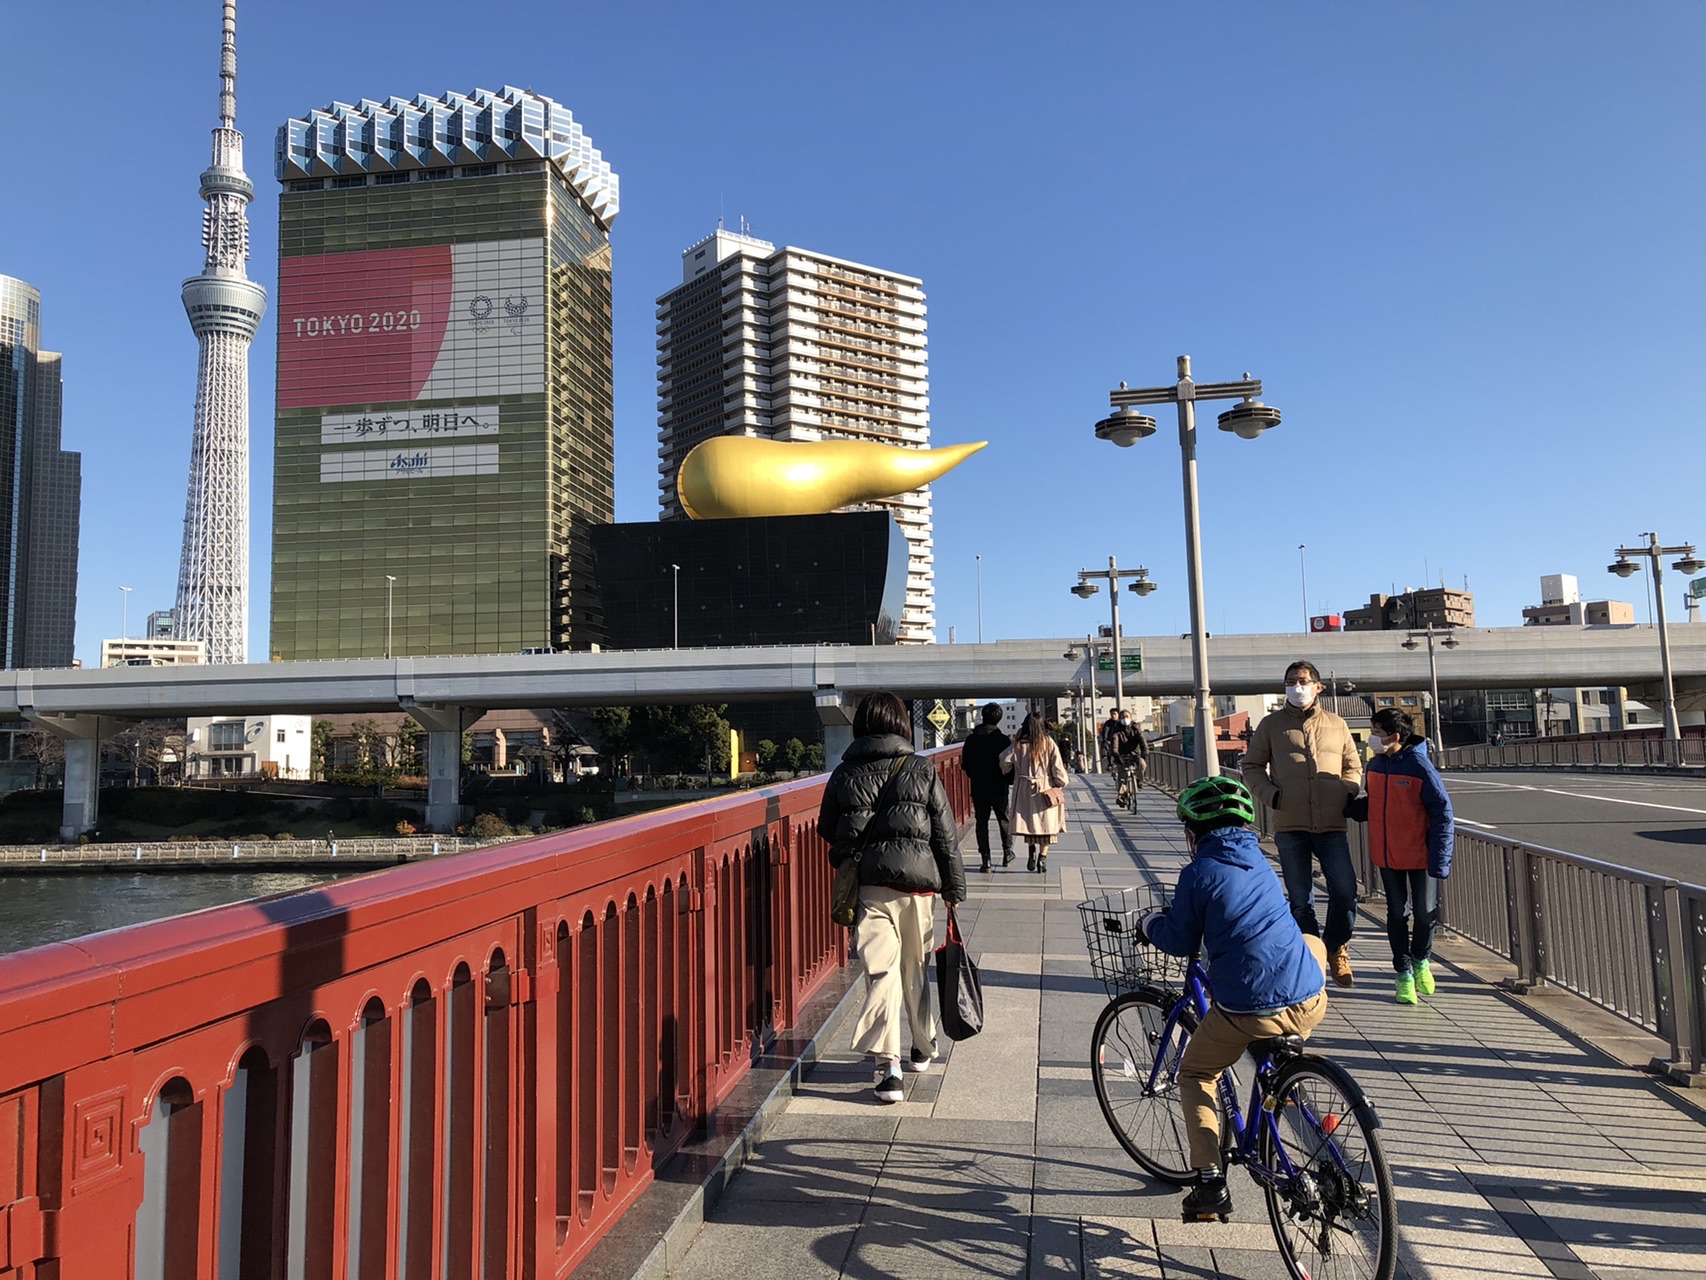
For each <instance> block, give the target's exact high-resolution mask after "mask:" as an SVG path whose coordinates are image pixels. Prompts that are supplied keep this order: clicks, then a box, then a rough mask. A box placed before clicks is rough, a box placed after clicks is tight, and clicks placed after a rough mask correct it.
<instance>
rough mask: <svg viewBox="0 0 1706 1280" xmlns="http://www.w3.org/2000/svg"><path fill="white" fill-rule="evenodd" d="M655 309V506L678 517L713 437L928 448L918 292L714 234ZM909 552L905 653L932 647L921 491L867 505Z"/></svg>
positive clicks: (690, 255)
mask: <svg viewBox="0 0 1706 1280" xmlns="http://www.w3.org/2000/svg"><path fill="white" fill-rule="evenodd" d="M682 267H683V271H682V275H683V282H682V284H681V285H680V286H679V287H677V288H675V289H672V290H670V291H669V292H668V293H666V294H664V295H663V296H662V297H661V298H659V299H658V311H657V318H658V326H657V331H658V501H659V506H660V508H661V510H662V514H663V518H664V519H665V520H679V519H684V518H686V513H685V512H684V511H683V510H682V507H681V502H680V499H679V497H678V495H677V493H676V487H675V484H676V476H677V474H678V473H679V472H680V470H681V462H682V459H683V458H685V457H686V456H687V455H688V453H689V452H691V451H692V449H693V447H694V446H695V445H697V444H700V443H701V442H703V441H705V440H709V439H711V438H712V437H714V436H720V435H749V436H758V437H763V438H766V439H772V440H790V441H800V440H870V441H876V442H878V443H880V444H889V445H905V446H912V447H917V448H924V447H926V446H928V445H929V443H930V413H929V407H930V398H929V388H930V384H929V378H930V372H929V357H928V353H927V351H926V338H925V319H924V315H925V306H924V290H923V286H922V281H920V280H918V279H916V278H915V277H912V276H904V275H899V274H897V273H895V272H892V271H887V270H884V269H882V268H879V267H870V266H864V265H862V264H860V263H856V262H847V261H844V260H843V259H840V258H832V257H829V256H828V255H826V254H821V253H813V252H809V251H807V250H805V249H796V248H791V247H784V248H781V249H778V248H776V246H775V245H773V244H771V243H770V242H768V241H766V240H758V239H754V238H753V237H752V236H749V235H745V234H736V233H735V232H732V231H724V230H721V229H718V230H717V231H716V232H714V233H713V234H711V235H710V236H707V237H706V238H705V239H704V240H701V241H700V242H699V243H698V244H695V245H693V246H692V247H691V248H689V249H687V250H686V251H685V252H684V253H683V254H682ZM871 505H874V506H878V507H884V508H887V509H888V510H890V511H892V512H893V513H894V517H895V520H896V521H897V523H899V525H900V528H901V532H902V533H903V534H904V535H905V536H906V540H907V544H908V546H909V548H910V563H909V566H908V573H907V584H906V602H905V607H904V609H903V611H902V615H901V620H900V632H899V637H898V638H899V641H900V643H902V644H928V643H930V642H932V641H934V640H935V638H936V630H935V628H936V602H935V549H934V547H935V544H934V540H933V537H932V531H931V499H930V488H929V486H928V485H926V486H924V487H923V488H920V489H915V490H913V491H911V492H910V493H905V494H901V495H899V496H897V497H894V498H885V499H882V500H881V501H880V502H877V503H874V504H871Z"/></svg>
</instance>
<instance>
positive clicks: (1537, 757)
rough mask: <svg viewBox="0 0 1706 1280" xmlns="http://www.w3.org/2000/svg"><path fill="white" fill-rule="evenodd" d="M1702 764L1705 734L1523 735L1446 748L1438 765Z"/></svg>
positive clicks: (1607, 766)
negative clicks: (1669, 737)
mask: <svg viewBox="0 0 1706 1280" xmlns="http://www.w3.org/2000/svg"><path fill="white" fill-rule="evenodd" d="M1690 766H1692V767H1696V768H1699V767H1706V738H1684V739H1682V741H1681V742H1674V743H1673V742H1666V741H1665V740H1664V739H1663V738H1594V739H1586V740H1581V739H1560V740H1558V741H1552V740H1550V739H1547V738H1525V739H1522V740H1521V741H1517V742H1506V743H1503V744H1501V745H1499V746H1496V747H1494V746H1488V745H1486V744H1482V745H1480V746H1473V747H1447V748H1446V749H1445V750H1444V751H1442V752H1441V753H1440V757H1439V767H1440V768H1442V769H1520V768H1524V767H1541V768H1546V767H1560V768H1578V769H1592V768H1598V769H1664V768H1671V769H1675V768H1684V767H1690Z"/></svg>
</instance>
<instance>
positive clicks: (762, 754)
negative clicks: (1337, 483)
mask: <svg viewBox="0 0 1706 1280" xmlns="http://www.w3.org/2000/svg"><path fill="white" fill-rule="evenodd" d="M778 750H780V748H778V747H777V745H776V744H775V743H774V742H772V741H770V739H769V738H764V739H761V740H760V741H759V744H758V768H759V770H760V771H761V772H763V773H775V772H776V753H777V751H778Z"/></svg>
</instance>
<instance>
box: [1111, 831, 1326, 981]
mask: <svg viewBox="0 0 1706 1280" xmlns="http://www.w3.org/2000/svg"><path fill="white" fill-rule="evenodd" d="M1145 932H1146V933H1147V934H1148V935H1149V940H1150V941H1151V942H1152V943H1154V944H1155V945H1156V946H1158V947H1160V948H1161V950H1163V951H1165V952H1167V954H1168V955H1175V956H1188V955H1190V954H1192V953H1193V952H1195V951H1197V950H1199V949H1200V950H1201V951H1202V953H1203V963H1204V965H1205V966H1206V967H1207V969H1208V981H1209V985H1210V986H1211V987H1213V988H1214V1002H1215V1003H1216V1004H1217V1005H1219V1006H1220V1007H1221V1008H1222V1009H1224V1010H1226V1012H1228V1013H1268V1012H1271V1011H1273V1010H1276V1009H1283V1008H1285V1007H1286V1006H1287V1005H1293V1004H1299V1003H1301V1002H1302V1001H1304V1000H1307V999H1309V998H1310V997H1311V996H1313V995H1316V994H1317V993H1319V992H1320V991H1321V989H1322V988H1323V986H1324V985H1325V978H1324V976H1323V975H1322V972H1321V962H1320V961H1319V960H1317V959H1316V958H1315V956H1314V954H1313V953H1312V952H1311V951H1310V950H1309V948H1308V946H1306V945H1305V944H1304V941H1303V934H1302V932H1301V931H1300V930H1299V929H1298V927H1297V922H1296V921H1295V920H1293V919H1292V916H1291V909H1290V908H1289V907H1288V906H1286V902H1285V891H1284V890H1283V889H1282V888H1281V887H1280V881H1279V877H1278V876H1277V875H1275V874H1274V871H1273V868H1271V867H1270V866H1269V865H1268V860H1267V859H1266V858H1265V857H1263V856H1262V850H1261V846H1260V845H1258V844H1257V843H1256V833H1255V832H1254V831H1251V830H1250V829H1249V828H1247V827H1221V828H1220V829H1219V830H1217V831H1210V832H1209V833H1208V834H1207V835H1203V836H1199V837H1198V838H1197V850H1196V854H1195V856H1194V857H1192V859H1191V861H1190V865H1189V866H1187V867H1186V868H1185V869H1184V870H1183V871H1181V872H1180V873H1179V887H1178V888H1177V889H1175V890H1174V891H1173V905H1172V907H1171V908H1170V909H1169V910H1168V911H1167V913H1166V914H1165V915H1161V916H1154V917H1151V918H1150V920H1149V923H1148V924H1147V926H1146V927H1145Z"/></svg>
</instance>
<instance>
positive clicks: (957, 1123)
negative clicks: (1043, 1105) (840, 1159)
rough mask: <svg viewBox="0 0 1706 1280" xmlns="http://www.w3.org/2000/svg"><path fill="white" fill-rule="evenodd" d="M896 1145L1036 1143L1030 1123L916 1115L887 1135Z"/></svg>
mask: <svg viewBox="0 0 1706 1280" xmlns="http://www.w3.org/2000/svg"><path fill="white" fill-rule="evenodd" d="M891 1136H892V1137H893V1138H894V1139H895V1140H896V1141H898V1142H905V1143H917V1144H920V1145H934V1146H954V1147H966V1146H980V1145H982V1144H984V1143H992V1144H993V1145H995V1146H998V1147H1031V1146H1034V1145H1035V1144H1036V1139H1037V1129H1036V1126H1035V1125H1034V1124H1030V1123H1028V1122H1025V1121H1018V1120H956V1119H943V1118H941V1117H937V1116H918V1117H912V1118H908V1119H905V1120H902V1121H901V1122H900V1127H899V1129H898V1130H897V1131H896V1132H895V1133H894V1134H892V1135H891Z"/></svg>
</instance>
